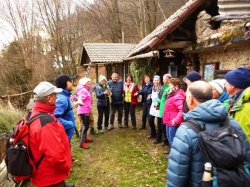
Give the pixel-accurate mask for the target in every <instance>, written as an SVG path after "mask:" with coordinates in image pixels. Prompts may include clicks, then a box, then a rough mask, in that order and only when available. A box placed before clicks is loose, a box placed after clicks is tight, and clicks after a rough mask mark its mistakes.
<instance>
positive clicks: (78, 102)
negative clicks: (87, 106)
mask: <svg viewBox="0 0 250 187" xmlns="http://www.w3.org/2000/svg"><path fill="white" fill-rule="evenodd" d="M78 105H80V106H84V103H83V102H82V101H76V102H74V106H78Z"/></svg>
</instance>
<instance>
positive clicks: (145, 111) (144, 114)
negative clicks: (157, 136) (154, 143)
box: [142, 103, 150, 128]
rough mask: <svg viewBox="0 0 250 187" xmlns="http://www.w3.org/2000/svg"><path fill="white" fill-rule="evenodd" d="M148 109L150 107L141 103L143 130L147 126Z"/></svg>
mask: <svg viewBox="0 0 250 187" xmlns="http://www.w3.org/2000/svg"><path fill="white" fill-rule="evenodd" d="M149 109H150V105H147V104H146V103H143V110H142V127H143V128H145V127H146V124H147V119H148V118H149Z"/></svg>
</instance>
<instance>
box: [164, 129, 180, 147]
mask: <svg viewBox="0 0 250 187" xmlns="http://www.w3.org/2000/svg"><path fill="white" fill-rule="evenodd" d="M177 128H178V127H176V126H167V125H166V134H167V138H168V142H169V146H170V148H171V147H172V143H173V139H174V136H175V133H176V131H177Z"/></svg>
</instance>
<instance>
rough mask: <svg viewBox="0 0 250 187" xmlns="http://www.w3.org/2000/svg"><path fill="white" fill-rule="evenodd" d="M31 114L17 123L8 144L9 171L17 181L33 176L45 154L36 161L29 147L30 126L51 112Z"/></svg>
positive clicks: (7, 162) (7, 159)
mask: <svg viewBox="0 0 250 187" xmlns="http://www.w3.org/2000/svg"><path fill="white" fill-rule="evenodd" d="M30 115H31V112H29V113H28V114H27V116H26V117H25V118H23V119H21V120H20V121H19V122H17V123H16V125H15V127H14V129H13V133H12V134H11V136H10V138H9V140H8V142H7V145H6V156H5V163H6V166H7V171H8V173H10V174H11V175H12V176H13V178H14V180H16V181H22V180H25V179H28V178H30V177H32V176H33V175H34V173H35V172H36V170H37V168H38V166H39V165H40V163H41V161H42V160H43V158H44V156H45V155H44V154H43V155H42V156H41V158H40V159H39V160H38V162H36V163H35V162H34V161H33V155H32V152H31V150H30V147H29V127H30V125H31V124H32V122H33V121H34V120H35V119H37V118H41V117H47V116H50V114H47V113H39V114H37V115H35V116H33V117H32V118H30Z"/></svg>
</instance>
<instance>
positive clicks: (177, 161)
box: [166, 81, 250, 187]
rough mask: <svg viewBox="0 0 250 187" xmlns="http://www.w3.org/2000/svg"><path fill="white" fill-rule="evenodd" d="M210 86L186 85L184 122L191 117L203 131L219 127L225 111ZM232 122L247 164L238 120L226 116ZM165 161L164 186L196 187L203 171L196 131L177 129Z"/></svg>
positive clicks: (249, 147) (200, 83) (201, 83)
mask: <svg viewBox="0 0 250 187" xmlns="http://www.w3.org/2000/svg"><path fill="white" fill-rule="evenodd" d="M212 95H213V94H212V87H211V86H210V85H209V84H208V83H206V82H204V81H196V82H193V83H192V84H190V85H189V86H188V89H187V92H186V101H187V105H188V108H189V112H188V113H186V114H183V118H184V121H189V120H191V119H192V120H195V121H196V122H197V123H199V124H205V127H206V129H207V130H209V129H215V128H219V127H220V124H221V123H223V122H224V121H225V120H226V119H227V117H228V113H227V110H226V108H225V106H224V105H223V104H222V103H221V102H220V101H218V100H216V99H212ZM230 124H231V125H233V126H234V127H235V128H236V129H237V130H238V131H239V132H240V134H241V135H242V137H243V140H244V144H245V147H246V150H247V160H246V161H247V162H248V163H250V145H249V143H248V141H247V140H246V135H245V133H244V132H243V131H242V129H241V127H240V125H239V123H238V122H237V121H235V120H234V119H233V118H230ZM172 145H173V146H172V148H171V151H170V157H169V161H168V170H167V183H166V186H167V187H191V186H192V187H199V185H200V184H199V181H201V179H202V174H203V171H204V161H203V157H202V153H201V152H200V150H199V144H198V134H197V133H196V132H195V131H194V130H193V129H191V128H190V127H188V126H186V125H180V127H179V128H178V130H177V132H176V134H175V137H174V140H173V144H172Z"/></svg>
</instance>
